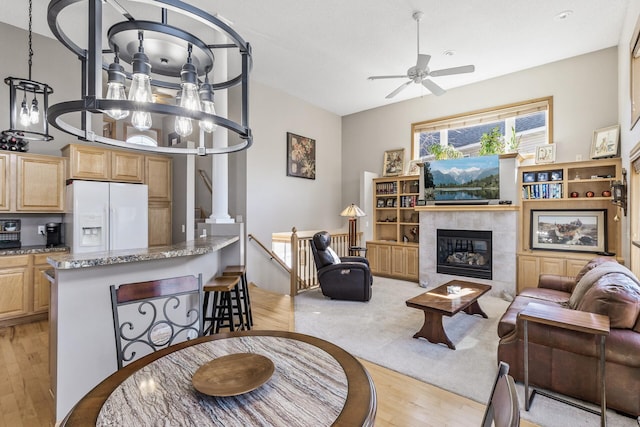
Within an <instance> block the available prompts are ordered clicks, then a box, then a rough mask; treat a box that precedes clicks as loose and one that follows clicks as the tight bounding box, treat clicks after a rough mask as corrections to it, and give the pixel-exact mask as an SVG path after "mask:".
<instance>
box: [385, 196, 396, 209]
mask: <svg viewBox="0 0 640 427" xmlns="http://www.w3.org/2000/svg"><path fill="white" fill-rule="evenodd" d="M394 200H395V199H391V198H389V199H387V201H386V206H387V207H388V208H392V207H393V201H394Z"/></svg>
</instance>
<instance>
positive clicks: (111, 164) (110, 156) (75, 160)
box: [62, 144, 144, 183]
mask: <svg viewBox="0 0 640 427" xmlns="http://www.w3.org/2000/svg"><path fill="white" fill-rule="evenodd" d="M62 155H63V157H67V158H68V159H69V163H68V165H69V166H68V170H67V176H68V177H69V178H70V179H85V180H91V181H115V182H132V183H141V182H142V181H143V178H144V164H143V162H144V155H142V154H139V153H135V152H133V151H124V150H112V149H106V148H102V147H95V146H90V145H81V144H69V145H67V146H65V147H64V148H62Z"/></svg>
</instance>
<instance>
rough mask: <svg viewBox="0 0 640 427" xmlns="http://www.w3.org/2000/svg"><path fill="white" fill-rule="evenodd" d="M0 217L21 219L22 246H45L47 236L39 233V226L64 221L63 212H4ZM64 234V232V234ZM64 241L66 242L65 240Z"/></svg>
mask: <svg viewBox="0 0 640 427" xmlns="http://www.w3.org/2000/svg"><path fill="white" fill-rule="evenodd" d="M0 219H2V220H11V219H19V220H20V225H21V229H20V241H21V243H22V246H23V247H24V246H44V245H45V244H46V243H47V236H46V235H40V234H38V226H39V225H41V226H46V224H47V223H48V222H58V223H61V222H62V221H63V214H27V215H25V214H2V213H0ZM63 236H64V234H63ZM63 243H64V242H63Z"/></svg>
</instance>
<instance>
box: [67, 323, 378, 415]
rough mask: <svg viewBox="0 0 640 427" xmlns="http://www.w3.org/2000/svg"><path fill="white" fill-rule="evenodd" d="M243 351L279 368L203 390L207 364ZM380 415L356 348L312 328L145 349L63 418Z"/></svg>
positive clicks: (220, 336) (223, 336)
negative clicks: (200, 374)
mask: <svg viewBox="0 0 640 427" xmlns="http://www.w3.org/2000/svg"><path fill="white" fill-rule="evenodd" d="M241 354H243V355H246V354H253V355H259V356H263V357H261V358H267V359H269V360H270V361H271V362H273V368H274V369H273V374H272V375H271V376H270V378H268V379H267V380H266V382H264V383H263V384H261V385H259V386H258V387H257V388H254V389H252V390H250V391H247V392H243V393H239V394H236V395H231V396H227V395H217V394H215V393H214V395H209V394H207V393H201V392H200V391H198V390H196V388H195V387H194V384H193V381H192V378H193V376H194V374H195V373H196V372H197V371H198V369H199V368H201V367H203V366H205V365H208V364H211V363H212V361H214V360H216V359H219V358H223V357H225V356H226V357H227V358H228V357H232V356H231V355H241ZM114 357H115V355H114ZM256 357H258V356H256ZM375 415H376V391H375V386H374V384H373V381H372V379H371V377H370V376H369V373H368V372H367V370H366V369H365V368H364V367H363V366H362V364H361V363H360V362H359V361H358V360H357V359H356V358H355V357H354V356H353V355H351V354H350V353H348V352H347V351H345V350H344V349H342V348H340V347H338V346H336V345H335V344H332V343H330V342H328V341H325V340H322V339H320V338H317V337H312V336H310V335H304V334H299V333H295V332H286V331H255V330H254V331H239V332H229V333H221V334H216V335H210V336H205V337H200V338H196V339H193V340H189V341H185V342H182V343H179V344H175V345H172V346H170V347H167V348H165V349H162V350H159V351H156V352H154V353H151V354H149V355H147V356H144V357H142V358H140V359H138V360H136V361H134V362H132V363H130V364H128V365H126V366H124V367H123V368H122V369H120V370H118V371H116V372H115V373H113V374H112V375H110V376H109V377H107V378H106V379H105V380H104V381H102V382H101V383H100V384H98V385H97V386H96V387H95V388H94V389H93V390H91V391H90V392H89V393H87V394H86V395H85V396H84V397H83V398H82V399H81V400H80V401H79V402H78V403H77V404H76V405H75V406H74V407H73V408H72V410H71V411H70V412H69V414H68V415H67V416H66V417H65V419H64V421H63V422H62V424H61V425H62V426H67V427H72V426H83V427H85V426H89V425H91V426H93V425H95V426H128V425H135V426H225V427H232V426H243V427H245V426H287V427H292V426H305V427H308V426H372V425H374V421H375Z"/></svg>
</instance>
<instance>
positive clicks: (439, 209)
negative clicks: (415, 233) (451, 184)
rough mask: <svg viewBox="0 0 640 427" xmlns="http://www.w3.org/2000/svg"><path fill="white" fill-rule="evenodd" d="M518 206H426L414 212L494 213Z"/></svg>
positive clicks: (511, 209)
mask: <svg viewBox="0 0 640 427" xmlns="http://www.w3.org/2000/svg"><path fill="white" fill-rule="evenodd" d="M519 209H520V206H517V205H462V204H460V205H456V204H451V205H426V206H416V207H415V208H414V210H416V211H417V212H461V211H464V212H475V211H478V212H495V211H502V212H505V211H517V210H519Z"/></svg>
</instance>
